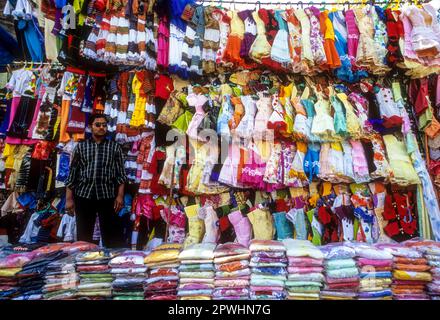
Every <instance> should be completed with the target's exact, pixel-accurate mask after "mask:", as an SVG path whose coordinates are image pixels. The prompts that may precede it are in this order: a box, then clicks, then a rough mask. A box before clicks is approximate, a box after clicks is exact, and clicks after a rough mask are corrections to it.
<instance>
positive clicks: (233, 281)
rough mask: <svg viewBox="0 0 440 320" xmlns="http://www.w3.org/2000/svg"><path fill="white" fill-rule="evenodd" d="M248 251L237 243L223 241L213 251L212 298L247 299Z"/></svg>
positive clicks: (248, 276) (248, 277)
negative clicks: (213, 279) (213, 278)
mask: <svg viewBox="0 0 440 320" xmlns="http://www.w3.org/2000/svg"><path fill="white" fill-rule="evenodd" d="M249 257H250V251H249V249H248V248H246V247H245V246H243V245H242V244H239V243H232V242H228V243H224V244H220V245H218V246H217V248H216V249H215V251H214V264H215V281H214V286H215V289H214V293H213V299H214V300H247V299H249V283H250V282H249V280H250V275H251V270H250V268H249Z"/></svg>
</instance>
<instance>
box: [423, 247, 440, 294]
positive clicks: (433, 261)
mask: <svg viewBox="0 0 440 320" xmlns="http://www.w3.org/2000/svg"><path fill="white" fill-rule="evenodd" d="M424 253H425V258H426V259H427V260H428V264H429V265H430V267H431V270H430V272H431V277H432V279H431V283H429V284H428V286H427V290H428V294H429V296H430V297H431V300H440V245H439V243H436V245H432V246H429V247H427V248H425V250H424Z"/></svg>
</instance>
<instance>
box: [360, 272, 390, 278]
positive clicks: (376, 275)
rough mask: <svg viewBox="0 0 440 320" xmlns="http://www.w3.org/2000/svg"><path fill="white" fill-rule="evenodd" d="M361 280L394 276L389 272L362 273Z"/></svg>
mask: <svg viewBox="0 0 440 320" xmlns="http://www.w3.org/2000/svg"><path fill="white" fill-rule="evenodd" d="M360 277H361V278H391V277H392V274H391V272H389V271H379V272H361V274H360Z"/></svg>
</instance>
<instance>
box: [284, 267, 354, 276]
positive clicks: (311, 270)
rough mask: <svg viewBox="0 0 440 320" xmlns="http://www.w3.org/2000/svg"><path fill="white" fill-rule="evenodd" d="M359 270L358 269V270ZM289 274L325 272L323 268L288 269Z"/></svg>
mask: <svg viewBox="0 0 440 320" xmlns="http://www.w3.org/2000/svg"><path fill="white" fill-rule="evenodd" d="M356 270H357V269H356ZM287 271H288V272H289V273H301V274H303V273H320V272H323V271H324V268H323V267H290V266H289V267H287Z"/></svg>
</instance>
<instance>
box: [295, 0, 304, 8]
mask: <svg viewBox="0 0 440 320" xmlns="http://www.w3.org/2000/svg"><path fill="white" fill-rule="evenodd" d="M296 4H297V5H298V6H301V9H304V4H303V2H302V1H298V2H297V3H296Z"/></svg>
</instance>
